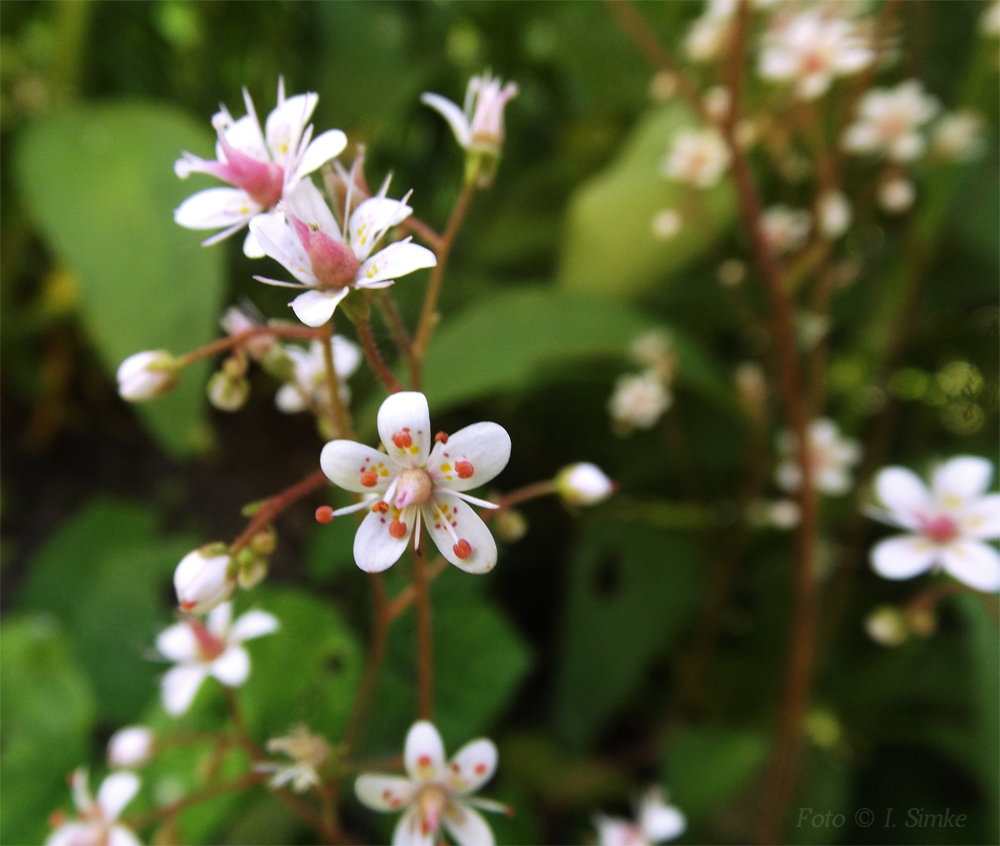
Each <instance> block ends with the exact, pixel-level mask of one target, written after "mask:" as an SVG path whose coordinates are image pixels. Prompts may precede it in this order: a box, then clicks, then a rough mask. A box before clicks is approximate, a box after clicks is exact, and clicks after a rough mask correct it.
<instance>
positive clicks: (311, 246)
mask: <svg viewBox="0 0 1000 846" xmlns="http://www.w3.org/2000/svg"><path fill="white" fill-rule="evenodd" d="M350 185H351V186H352V187H353V185H354V181H353V178H352V180H351V183H350ZM388 190H389V179H388V178H387V179H386V180H385V182H384V183H383V184H382V188H381V190H380V191H379V192H378V194H377V195H376V196H374V197H369V198H368V199H367V200H364V201H362V202H361V203H360V204H359V205H358V207H357V208H356V209H355V210H354V213H353V214H351V215H350V219H349V220H348V223H347V226H346V232H344V233H342V232H341V231H340V227H339V226H338V225H337V221H336V220H335V219H334V216H333V212H331V211H330V208H329V207H328V206H327V204H326V201H325V200H324V199H323V195H322V194H320V192H319V190H318V189H317V188H316V186H315V185H313V184H312V182H311V181H310V180H308V179H304V180H302V181H301V182H299V184H298V185H297V186H296V187H295V188H294V189H293V190H292V191H290V192H289V193H288V195H287V196H286V197H285V200H284V201H283V202H282V203H281V204H279V206H278V208H277V209H276V210H275V211H273V212H270V213H268V214H262V215H258V216H257V217H255V218H254V219H253V220H252V221H250V232H251V233H252V234H253V235H254V237H256V239H257V243H258V244H260V248H261V249H262V250H263V251H264V252H265V253H266V254H267V255H269V256H270V257H271V258H273V259H276V260H277V261H279V262H281V263H282V264H283V265H284V266H285V267H286V268H288V270H289V271H290V272H291V274H292V275H293V276H294V277H295V278H296V279H298V280H299V282H298V283H292V282H281V281H279V280H276V279H268V278H266V277H264V276H255V277H254V278H255V279H257V280H258V281H259V282H266V283H267V284H269V285H279V286H282V287H286V288H304V289H305V292H304V293H302V294H299V296H297V297H296V298H295V299H294V300H292V301H291V303H289V305H290V306H291V307H292V310H293V311H294V312H295V316H296V317H298V318H299V320H301V321H302V322H303V323H305V324H306V326H322V325H323V324H324V323H326V322H327V321H328V320H329V319H330V318H331V317H332V316H333V312H334V310H335V309H336V308H337V304H338V303H339V302H340V301H341V300H342V299H343V298H344V297H346V296H347V295H348V293H350V290H351V288H385V287H387V286H389V285H391V284H392V283H393V282H394V281H395V279H396V278H397V277H399V276H405V275H406V274H407V273H412V272H413V271H414V270H419V269H420V268H422V267H433V266H434V265H435V264H437V259H436V258H435V256H434V253H432V252H431V251H430V250H428V249H426V248H425V247H421V246H419V245H417V244H413V243H411V242H410V239H409V238H407V239H405V240H403V241H398V242H396V243H394V244H390V245H389V246H388V247H385V248H384V249H382V250H380V251H379V252H377V253H375V254H374V255H372V250H374V249H375V245H376V244H377V243H378V242H379V241H380V240H381V238H382V236H383V235H385V233H386V232H387V231H388V230H389V229H390V228H391V227H393V226H395V225H396V224H398V223H401V222H402V221H404V220H405V219H406V218H407V217H409V215H410V213H411V212H412V211H413V209H411V208H410V207H409V206H408V205H406V200H407V199H409V194H407V195H406V197H404V198H403V199H402V200H389V199H387V198H386V196H385V195H386V192H387V191H388ZM352 199H355V198H352V196H351V192H350V189H349V191H348V195H347V198H346V202H345V215H344V218H345V219H347V214H346V210H349V209H350V208H351V202H352Z"/></svg>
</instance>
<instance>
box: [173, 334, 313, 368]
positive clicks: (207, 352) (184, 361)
mask: <svg viewBox="0 0 1000 846" xmlns="http://www.w3.org/2000/svg"><path fill="white" fill-rule="evenodd" d="M263 335H271V336H272V337H274V338H294V339H301V340H310V341H311V340H315V339H317V338H322V337H323V330H322V329H310V328H309V327H308V326H258V327H256V328H255V329H247V330H246V331H245V332H239V333H237V334H236V335H229V336H227V337H225V338H219V339H218V340H217V341H212V343H210V344H205V346H203V347H198V349H196V350H191V352H188V353H184V355H182V356H179V357H178V358H177V364H178V365H179V366H180V367H186V366H187V365H189V364H194V362H196V361H201V359H203V358H211V357H212V356H213V355H218V354H219V353H221V352H225V351H226V350H230V349H233V348H234V347H242V346H243V345H244V344H245V343H247V342H248V341H252V340H253V339H254V338H259V337H261V336H263Z"/></svg>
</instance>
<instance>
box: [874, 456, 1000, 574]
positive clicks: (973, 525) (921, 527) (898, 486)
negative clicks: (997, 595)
mask: <svg viewBox="0 0 1000 846" xmlns="http://www.w3.org/2000/svg"><path fill="white" fill-rule="evenodd" d="M992 475H993V465H992V463H990V462H989V461H987V460H986V459H985V458H976V457H975V456H971V455H964V456H959V457H958V458H953V459H952V460H951V461H948V462H946V463H944V464H942V465H941V466H940V467H938V468H937V470H936V471H934V474H933V476H932V477H931V486H930V490H928V489H927V486H926V485H924V483H923V482H922V481H921V480H920V479H919V478H918V477H917V475H916V474H915V473H913V472H911V471H910V470H907V469H906V468H904V467H887V468H886V469H884V470H882V471H880V472H879V474H878V475H877V476H876V477H875V491H876V493H877V494H878V498H879V500H880V501H881V503H882V504H883V505H884V506H885V509H886V510H882V509H878V510H871V511H869V516H871V517H874V518H875V519H876V520H880V521H882V522H883V523H888V524H889V525H890V526H896V527H897V528H900V529H903V530H905V531H906V532H908V534H905V535H897V536H896V537H892V538H889V539H888V540H884V541H881V542H880V543H878V544H876V545H875V547H874V548H873V549H872V553H871V561H872V567H873V568H874V569H875V572H876V573H878V574H879V575H880V576H884V577H885V578H887V579H912V578H913V577H914V576H919V575H920V574H921V573H925V572H927V571H928V570H930V569H932V568H936V567H941V568H942V569H944V570H945V571H946V572H947V573H949V574H950V575H951V576H954V577H955V578H956V579H958V580H959V581H960V582H964V583H965V584H967V585H969V586H970V587H973V588H975V589H976V590H982V591H990V592H992V591H996V590H1000V554H998V553H997V551H996V550H995V549H994V548H993V547H992V546H989V545H988V544H985V543H983V541H984V540H993V539H996V538H998V537H1000V494H987V493H986V491H987V489H988V488H989V485H990V479H991V477H992Z"/></svg>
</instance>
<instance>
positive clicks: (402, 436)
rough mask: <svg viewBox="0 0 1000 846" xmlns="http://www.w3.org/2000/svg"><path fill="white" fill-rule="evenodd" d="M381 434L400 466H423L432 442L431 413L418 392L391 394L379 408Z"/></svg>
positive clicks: (386, 447) (392, 457) (386, 446)
mask: <svg viewBox="0 0 1000 846" xmlns="http://www.w3.org/2000/svg"><path fill="white" fill-rule="evenodd" d="M378 434H379V437H380V438H381V439H382V443H383V444H384V445H385V449H386V453H387V454H388V456H389V458H391V459H392V460H393V461H394V462H395V463H396V464H398V465H399V466H400V467H423V466H424V465H425V464H426V463H427V458H428V456H429V454H430V445H431V412H430V409H429V408H428V407H427V397H425V396H424V395H423V394H421V393H419V392H418V391H399V392H398V393H395V394H389V396H388V397H386V400H385V402H383V403H382V406H381V408H379V410H378Z"/></svg>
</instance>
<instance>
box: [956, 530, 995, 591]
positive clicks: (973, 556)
mask: <svg viewBox="0 0 1000 846" xmlns="http://www.w3.org/2000/svg"><path fill="white" fill-rule="evenodd" d="M941 563H942V565H943V566H944V569H945V570H947V571H948V572H949V573H950V574H951V575H952V576H954V577H955V578H956V579H958V580H959V581H960V582H964V583H965V584H967V585H968V586H969V587H972V588H975V589H976V590H982V591H986V592H988V593H994V592H996V591H998V590H1000V553H998V552H997V551H996V550H995V549H994V548H993V547H991V546H987V545H986V544H985V543H979V541H970V540H959V541H954V542H953V543H950V544H948V546H947V547H945V549H944V551H943V552H942V554H941Z"/></svg>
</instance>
